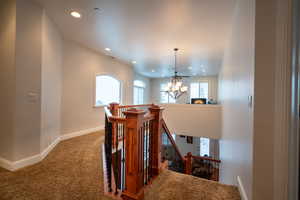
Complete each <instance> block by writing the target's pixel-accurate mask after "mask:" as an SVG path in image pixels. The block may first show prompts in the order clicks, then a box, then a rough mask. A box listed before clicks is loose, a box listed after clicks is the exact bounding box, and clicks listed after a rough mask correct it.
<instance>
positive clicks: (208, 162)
mask: <svg viewBox="0 0 300 200" xmlns="http://www.w3.org/2000/svg"><path fill="white" fill-rule="evenodd" d="M219 168H220V161H219V160H214V159H211V158H209V157H200V156H192V173H191V174H192V175H193V176H197V177H200V178H205V179H208V180H213V181H219Z"/></svg>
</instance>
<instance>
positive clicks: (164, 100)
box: [160, 83, 176, 103]
mask: <svg viewBox="0 0 300 200" xmlns="http://www.w3.org/2000/svg"><path fill="white" fill-rule="evenodd" d="M166 87H167V84H166V83H164V84H161V85H160V103H175V102H176V100H175V99H174V98H172V97H170V95H168V93H166V92H165V90H166V89H165V88H166Z"/></svg>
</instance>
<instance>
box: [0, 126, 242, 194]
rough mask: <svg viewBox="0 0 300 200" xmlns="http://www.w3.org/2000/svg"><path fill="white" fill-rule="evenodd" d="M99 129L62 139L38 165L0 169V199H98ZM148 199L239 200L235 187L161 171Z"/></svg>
mask: <svg viewBox="0 0 300 200" xmlns="http://www.w3.org/2000/svg"><path fill="white" fill-rule="evenodd" d="M103 141H104V135H103V133H102V132H98V133H93V134H89V135H86V136H81V137H77V138H74V139H70V140H67V141H63V142H61V143H60V144H58V145H57V147H56V148H55V149H54V150H53V151H52V152H51V153H50V154H49V155H48V156H47V157H46V158H45V160H43V161H42V162H40V163H39V164H36V165H33V166H30V167H27V168H24V169H22V170H19V171H17V172H8V171H6V170H4V169H1V168H0V180H1V181H0V199H1V200H20V199H22V200H44V199H47V200H52V199H53V200H68V199H72V200H77V199H78V200H79V199H80V200H85V199H89V200H97V199H103V200H105V199H108V198H107V197H105V196H103V189H102V188H103V182H102V180H103V177H102V176H103V175H102V164H101V163H102V161H101V157H100V155H102V152H101V148H99V147H100V145H101V144H102V142H103ZM145 199H147V200H151V199H156V200H177V199H178V200H181V199H185V200H189V199H200V200H223V199H226V200H239V199H240V198H239V193H238V190H237V189H236V188H235V187H232V186H226V185H222V184H219V183H216V182H212V181H207V180H203V179H199V178H195V177H191V176H187V175H183V174H178V173H175V172H171V171H168V170H166V171H164V172H163V173H162V174H161V175H160V176H159V177H158V178H157V179H156V180H155V181H154V183H153V185H151V187H150V188H148V189H147V190H146V191H145Z"/></svg>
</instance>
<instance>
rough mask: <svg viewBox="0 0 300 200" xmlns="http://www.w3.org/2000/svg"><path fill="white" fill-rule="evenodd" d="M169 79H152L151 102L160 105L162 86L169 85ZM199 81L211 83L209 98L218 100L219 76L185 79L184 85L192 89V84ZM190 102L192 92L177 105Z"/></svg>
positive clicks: (181, 98)
mask: <svg viewBox="0 0 300 200" xmlns="http://www.w3.org/2000/svg"><path fill="white" fill-rule="evenodd" d="M169 81H170V79H169V78H154V79H151V100H152V102H154V103H156V104H158V103H160V85H161V84H163V83H168V82H169ZM197 81H208V82H209V96H210V97H211V98H213V99H214V100H216V101H217V100H218V77H217V76H206V77H190V78H184V79H183V83H184V84H185V85H186V86H188V88H189V89H190V84H191V83H192V82H197ZM189 102H190V90H188V92H187V93H186V94H184V95H182V96H181V97H180V98H179V99H178V100H177V102H176V103H181V104H185V103H189Z"/></svg>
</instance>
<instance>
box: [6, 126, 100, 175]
mask: <svg viewBox="0 0 300 200" xmlns="http://www.w3.org/2000/svg"><path fill="white" fill-rule="evenodd" d="M103 129H104V126H99V127H95V128H90V129H86V130H81V131H77V132H74V133H69V134H66V135H62V136H60V137H58V138H57V139H56V140H55V141H54V142H53V143H52V144H50V145H49V146H48V147H47V148H46V149H45V150H44V151H42V152H41V153H40V154H37V155H34V156H31V157H28V158H24V159H22V160H18V161H15V162H11V161H9V160H6V159H3V158H0V167H2V168H4V169H7V170H9V171H16V170H18V169H21V168H24V167H27V166H30V165H33V164H36V163H38V162H40V161H42V160H43V159H44V158H45V157H46V156H47V155H48V154H49V153H50V152H51V151H52V150H53V149H54V147H55V146H56V145H57V144H59V142H61V141H63V140H68V139H71V138H74V137H78V136H82V135H86V134H90V133H93V132H96V131H100V130H103Z"/></svg>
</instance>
